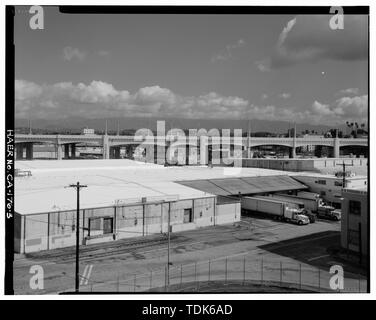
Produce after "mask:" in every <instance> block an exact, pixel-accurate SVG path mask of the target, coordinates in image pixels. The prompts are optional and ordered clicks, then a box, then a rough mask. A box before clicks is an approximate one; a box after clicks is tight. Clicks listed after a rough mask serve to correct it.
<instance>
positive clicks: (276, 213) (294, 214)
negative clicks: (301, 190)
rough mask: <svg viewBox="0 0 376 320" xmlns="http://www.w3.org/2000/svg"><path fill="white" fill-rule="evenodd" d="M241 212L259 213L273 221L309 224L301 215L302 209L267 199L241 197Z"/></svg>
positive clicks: (307, 219)
mask: <svg viewBox="0 0 376 320" xmlns="http://www.w3.org/2000/svg"><path fill="white" fill-rule="evenodd" d="M241 205H242V211H243V212H249V211H251V212H252V211H253V212H259V213H263V214H266V215H268V216H270V217H272V218H274V219H278V220H283V221H287V222H292V223H296V224H298V225H304V224H308V223H309V218H308V217H307V216H306V215H304V214H303V210H302V209H298V208H296V205H295V206H294V205H293V204H286V203H285V202H281V201H276V200H272V199H268V197H243V198H242V199H241Z"/></svg>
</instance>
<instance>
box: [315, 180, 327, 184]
mask: <svg viewBox="0 0 376 320" xmlns="http://www.w3.org/2000/svg"><path fill="white" fill-rule="evenodd" d="M316 183H318V184H326V180H317V181H316Z"/></svg>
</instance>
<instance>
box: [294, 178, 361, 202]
mask: <svg viewBox="0 0 376 320" xmlns="http://www.w3.org/2000/svg"><path fill="white" fill-rule="evenodd" d="M293 178H294V179H296V180H298V181H300V182H301V183H303V184H305V185H306V186H308V187H309V190H310V191H311V192H316V193H318V194H320V196H321V198H323V199H324V200H325V201H326V202H327V203H328V204H330V205H332V206H334V207H335V208H341V203H342V189H343V186H342V185H343V178H342V177H340V176H335V175H329V174H328V175H325V174H319V173H302V174H299V175H298V174H297V175H294V176H293ZM345 183H346V185H345V188H364V187H367V177H366V176H349V177H346V178H345Z"/></svg>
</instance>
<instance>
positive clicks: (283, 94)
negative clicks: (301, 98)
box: [278, 92, 291, 99]
mask: <svg viewBox="0 0 376 320" xmlns="http://www.w3.org/2000/svg"><path fill="white" fill-rule="evenodd" d="M278 96H279V97H280V98H282V99H288V98H290V97H291V93H288V92H283V93H281V94H279V95H278Z"/></svg>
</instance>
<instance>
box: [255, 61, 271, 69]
mask: <svg viewBox="0 0 376 320" xmlns="http://www.w3.org/2000/svg"><path fill="white" fill-rule="evenodd" d="M254 64H255V65H256V67H257V69H258V70H259V71H261V72H269V71H270V60H268V59H265V60H257V61H255V62H254Z"/></svg>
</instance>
